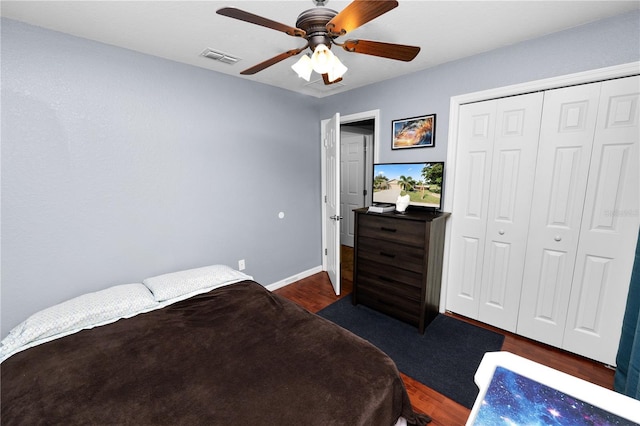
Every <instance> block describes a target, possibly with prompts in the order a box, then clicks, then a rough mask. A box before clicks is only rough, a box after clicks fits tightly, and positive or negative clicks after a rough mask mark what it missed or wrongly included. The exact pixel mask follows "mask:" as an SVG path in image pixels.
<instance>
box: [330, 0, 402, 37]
mask: <svg viewBox="0 0 640 426" xmlns="http://www.w3.org/2000/svg"><path fill="white" fill-rule="evenodd" d="M397 6H398V2H397V1H396V0H354V1H353V2H351V3H350V4H349V5H348V6H347V7H345V8H344V9H342V11H341V12H340V13H338V14H337V15H336V16H334V17H333V19H332V20H331V21H329V22H328V23H327V26H326V27H327V31H329V32H330V33H331V34H332V35H335V36H341V35H345V34H346V33H348V32H349V31H353V30H355V29H356V28H358V27H359V26H361V25H364V24H366V23H367V22H369V21H371V20H373V19H375V18H377V17H378V16H380V15H382V14H384V13H387V12H388V11H390V10H391V9H394V8H395V7H397Z"/></svg>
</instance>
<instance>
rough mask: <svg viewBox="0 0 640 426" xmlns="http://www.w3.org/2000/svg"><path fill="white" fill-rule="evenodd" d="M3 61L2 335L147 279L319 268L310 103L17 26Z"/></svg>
mask: <svg viewBox="0 0 640 426" xmlns="http://www.w3.org/2000/svg"><path fill="white" fill-rule="evenodd" d="M1 53H2V98H1V101H2V300H1V303H2V336H3V337H4V336H5V335H6V334H7V333H8V331H9V330H10V329H11V328H12V327H14V326H15V325H17V323H19V322H20V321H22V320H24V319H25V318H26V316H28V315H29V314H31V313H33V312H35V311H37V310H39V309H42V308H45V307H47V306H49V305H51V304H52V303H58V302H60V301H63V300H66V299H68V298H70V297H74V296H77V295H79V294H82V293H85V292H87V291H95V290H98V289H102V288H106V287H108V286H110V285H114V284H123V283H127V282H140V281H141V280H142V279H144V278H145V277H148V276H152V275H155V274H160V273H165V272H171V271H176V270H180V269H185V268H192V267H198V266H204V265H210V264H213V263H225V264H228V265H231V266H234V267H235V266H237V264H238V263H237V262H238V260H239V259H246V264H247V269H246V272H247V273H249V274H252V275H253V276H254V277H255V279H256V280H257V281H259V282H261V283H263V284H271V283H273V282H276V281H278V280H281V279H284V278H285V277H288V276H292V275H294V274H297V273H300V272H301V271H304V270H307V269H310V268H315V267H317V266H318V265H320V264H321V263H322V257H321V247H320V240H321V221H320V213H319V212H320V209H321V204H320V199H321V196H320V143H319V137H318V135H319V128H320V126H319V119H318V111H317V104H318V100H317V99H313V98H309V97H306V96H302V95H297V94H293V93H292V92H289V91H285V90H280V89H276V88H273V87H270V86H265V85H261V84H257V83H252V82H247V81H245V80H241V79H238V78H235V77H231V76H226V75H223V74H220V73H215V72H211V71H207V70H204V69H200V68H196V67H192V66H187V65H183V64H179V63H176V62H171V61H167V60H164V59H160V58H156V57H152V56H147V55H142V54H139V53H136V52H132V51H129V50H125V49H120V48H116V47H112V46H108V45H104V44H100V43H96V42H92V41H88V40H84V39H81V38H76V37H71V36H68V35H64V34H61V33H57V32H52V31H47V30H44V29H41V28H37V27H34V26H29V25H25V24H22V23H19V22H16V21H11V20H2V51H1ZM279 212H284V214H285V217H284V219H279V218H278V213H279Z"/></svg>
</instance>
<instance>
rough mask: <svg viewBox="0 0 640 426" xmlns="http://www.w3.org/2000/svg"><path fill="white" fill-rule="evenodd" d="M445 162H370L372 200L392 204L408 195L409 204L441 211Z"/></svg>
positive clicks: (375, 202) (376, 202) (377, 202)
mask: <svg viewBox="0 0 640 426" xmlns="http://www.w3.org/2000/svg"><path fill="white" fill-rule="evenodd" d="M443 177H444V162H442V161H432V162H424V163H379V164H374V165H373V203H374V204H395V203H396V200H397V199H398V196H399V195H406V194H409V197H410V202H409V207H412V206H413V207H422V208H429V209H434V210H442V201H443V198H442V184H443Z"/></svg>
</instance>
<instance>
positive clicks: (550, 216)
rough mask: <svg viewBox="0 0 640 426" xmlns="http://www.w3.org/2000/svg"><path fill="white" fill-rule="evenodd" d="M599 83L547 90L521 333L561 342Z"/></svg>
mask: <svg viewBox="0 0 640 426" xmlns="http://www.w3.org/2000/svg"><path fill="white" fill-rule="evenodd" d="M599 97H600V83H594V84H587V85H581V86H574V87H568V88H564V89H556V90H549V91H547V92H546V93H545V99H544V111H543V117H542V128H541V132H540V145H539V149H538V166H537V168H536V186H535V190H534V192H533V200H534V201H533V204H532V206H531V209H532V212H531V223H530V229H529V240H528V243H527V261H526V265H525V273H524V280H523V285H522V297H521V303H520V305H521V306H520V314H519V319H518V334H522V335H524V336H527V337H530V338H532V339H535V340H538V341H541V342H544V343H548V344H550V345H554V346H557V347H561V346H562V340H563V336H564V328H565V322H566V316H567V307H568V305H569V296H570V291H571V282H572V280H573V270H574V265H575V257H576V250H577V248H578V240H579V234H580V223H581V220H582V208H583V205H584V195H585V190H586V186H587V176H588V173H589V161H590V159H591V149H592V145H593V137H594V132H595V124H596V114H597V113H598V102H599Z"/></svg>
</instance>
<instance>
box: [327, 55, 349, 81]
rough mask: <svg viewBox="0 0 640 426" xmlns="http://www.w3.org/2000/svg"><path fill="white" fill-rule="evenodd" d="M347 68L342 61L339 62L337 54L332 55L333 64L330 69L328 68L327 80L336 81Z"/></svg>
mask: <svg viewBox="0 0 640 426" xmlns="http://www.w3.org/2000/svg"><path fill="white" fill-rule="evenodd" d="M347 70H348V68H347V67H346V66H344V64H343V63H342V62H340V59H338V57H337V56H335V55H334V56H333V66H332V67H331V69H330V70H329V73H328V74H329V81H336V80H337V79H339V78H340V77H342V76H343V75H344V73H345V72H347Z"/></svg>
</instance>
